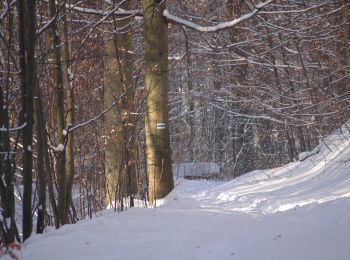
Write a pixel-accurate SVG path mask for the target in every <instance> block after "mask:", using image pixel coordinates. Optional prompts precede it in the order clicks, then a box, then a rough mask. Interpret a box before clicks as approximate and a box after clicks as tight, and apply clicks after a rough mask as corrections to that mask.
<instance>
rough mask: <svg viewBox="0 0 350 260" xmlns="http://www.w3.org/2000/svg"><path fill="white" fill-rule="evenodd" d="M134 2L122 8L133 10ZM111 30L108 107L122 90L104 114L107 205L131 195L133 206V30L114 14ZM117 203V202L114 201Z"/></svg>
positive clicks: (107, 55)
mask: <svg viewBox="0 0 350 260" xmlns="http://www.w3.org/2000/svg"><path fill="white" fill-rule="evenodd" d="M130 6H131V1H128V2H127V3H125V4H124V5H122V8H124V9H126V10H128V9H130ZM110 21H111V23H110V26H107V27H106V29H107V30H108V31H113V35H112V37H108V36H107V37H106V39H105V44H104V48H105V58H104V69H105V70H104V87H105V88H104V103H105V106H107V107H109V106H111V105H112V104H113V102H115V100H116V99H117V98H118V97H119V96H121V95H122V94H123V93H125V95H124V96H123V97H122V98H121V100H120V102H119V103H118V104H117V106H115V107H113V108H112V109H111V110H110V111H109V112H108V113H106V114H105V122H104V125H105V136H106V149H105V174H106V194H107V196H106V205H107V207H108V206H109V207H110V206H113V205H114V207H116V203H117V202H119V203H120V205H119V206H120V207H121V209H123V198H125V197H126V196H127V195H129V196H130V206H133V194H134V193H135V187H136V178H135V164H134V163H132V162H133V161H134V152H133V150H134V138H133V134H134V133H133V129H134V122H132V121H131V117H130V111H131V109H132V104H133V97H134V89H133V87H132V85H133V78H132V77H133V54H132V51H133V48H132V37H131V32H130V31H128V32H122V30H121V29H120V28H124V30H125V28H126V29H127V30H131V29H130V28H128V24H129V22H130V21H129V20H125V19H124V20H117V19H116V17H114V16H112V17H111V19H110ZM113 203H114V204H113Z"/></svg>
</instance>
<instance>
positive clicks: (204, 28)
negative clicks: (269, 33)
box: [163, 0, 274, 32]
mask: <svg viewBox="0 0 350 260" xmlns="http://www.w3.org/2000/svg"><path fill="white" fill-rule="evenodd" d="M273 1H274V0H268V1H266V2H264V3H261V4H258V5H256V6H255V9H254V10H253V11H252V12H251V13H248V14H245V15H243V16H241V17H239V18H237V19H234V20H232V21H229V22H222V23H219V24H217V25H212V26H201V25H198V24H196V23H194V22H191V21H188V20H185V19H182V18H180V17H177V16H175V15H172V14H170V13H169V11H168V10H167V9H165V10H164V12H163V16H164V17H166V18H167V19H168V20H169V21H172V22H174V23H178V24H181V25H183V26H186V27H188V28H191V29H194V30H196V31H200V32H216V31H220V30H223V29H226V28H229V27H233V26H235V25H237V24H240V23H242V22H244V21H246V20H248V19H250V18H252V17H254V16H255V15H257V14H258V13H259V12H260V10H261V9H263V8H264V7H265V6H267V5H269V4H271V3H272V2H273Z"/></svg>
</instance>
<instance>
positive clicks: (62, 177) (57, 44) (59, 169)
mask: <svg viewBox="0 0 350 260" xmlns="http://www.w3.org/2000/svg"><path fill="white" fill-rule="evenodd" d="M57 12H58V10H57V7H56V3H55V0H50V1H49V15H50V17H51V19H53V22H52V24H51V43H52V48H53V51H54V61H55V94H56V111H55V112H56V127H57V144H58V149H57V151H56V155H57V161H56V174H57V181H58V215H59V219H60V222H61V224H62V225H63V224H66V223H67V221H68V219H67V216H68V215H67V211H66V192H67V191H66V172H65V167H66V156H65V135H64V132H63V131H64V130H65V129H64V89H65V88H64V81H63V71H62V47H61V39H60V34H59V32H58V26H57Z"/></svg>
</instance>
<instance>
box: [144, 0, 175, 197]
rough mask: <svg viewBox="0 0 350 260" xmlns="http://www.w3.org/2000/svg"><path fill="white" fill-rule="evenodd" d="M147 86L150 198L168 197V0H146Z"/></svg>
mask: <svg viewBox="0 0 350 260" xmlns="http://www.w3.org/2000/svg"><path fill="white" fill-rule="evenodd" d="M143 8H144V19H145V21H144V38H145V88H146V95H147V101H146V115H145V130H146V156H147V174H148V200H149V201H150V202H151V203H153V202H154V201H155V200H156V199H161V198H163V197H165V196H166V195H167V194H168V193H169V192H170V191H171V190H172V189H173V188H174V180H173V174H172V161H171V150H170V135H169V115H168V91H169V82H168V27H167V23H166V21H165V19H164V17H163V15H162V14H163V11H164V9H165V8H166V1H154V0H143Z"/></svg>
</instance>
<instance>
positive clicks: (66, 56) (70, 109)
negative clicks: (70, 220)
mask: <svg viewBox="0 0 350 260" xmlns="http://www.w3.org/2000/svg"><path fill="white" fill-rule="evenodd" d="M62 13H64V14H65V13H66V8H65V6H64V5H63V7H62ZM62 20H63V25H62V32H63V33H62V39H63V43H64V45H63V62H62V73H63V81H64V85H65V86H67V88H68V89H67V116H66V122H67V127H68V129H69V127H71V126H72V125H73V124H74V86H73V74H72V72H71V63H70V59H71V57H70V44H69V42H68V23H67V18H66V16H64V17H62ZM65 152H66V173H65V174H66V177H65V179H66V180H65V185H66V188H65V189H66V201H65V204H66V205H65V211H66V214H67V215H68V212H69V209H70V206H71V203H72V189H73V181H74V133H73V132H72V131H70V132H68V133H67V145H66V150H65Z"/></svg>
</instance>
